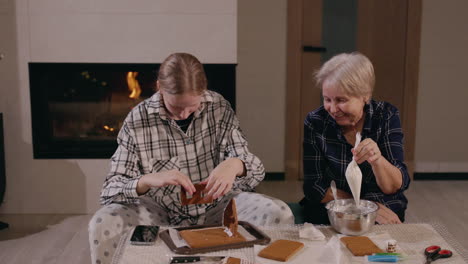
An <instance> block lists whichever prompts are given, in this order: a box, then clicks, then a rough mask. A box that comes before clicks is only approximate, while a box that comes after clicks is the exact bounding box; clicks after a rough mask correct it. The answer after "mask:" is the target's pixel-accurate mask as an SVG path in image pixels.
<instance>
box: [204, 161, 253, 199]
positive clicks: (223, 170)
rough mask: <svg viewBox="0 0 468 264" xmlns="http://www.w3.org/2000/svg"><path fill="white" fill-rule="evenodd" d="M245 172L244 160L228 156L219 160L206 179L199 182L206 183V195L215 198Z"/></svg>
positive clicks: (223, 193) (226, 191) (230, 186)
mask: <svg viewBox="0 0 468 264" xmlns="http://www.w3.org/2000/svg"><path fill="white" fill-rule="evenodd" d="M244 174H245V167H244V162H242V161H241V160H240V159H238V158H230V159H227V160H225V161H223V162H221V163H220V164H219V165H218V166H216V168H215V169H214V170H213V171H212V172H211V173H210V176H209V177H208V179H206V180H204V181H203V182H201V183H202V184H206V189H205V190H206V191H207V193H206V196H208V197H209V196H211V197H213V199H217V198H219V197H221V196H223V195H225V194H226V193H228V192H229V191H230V190H231V189H232V185H233V183H234V180H235V179H236V177H237V176H242V175H244Z"/></svg>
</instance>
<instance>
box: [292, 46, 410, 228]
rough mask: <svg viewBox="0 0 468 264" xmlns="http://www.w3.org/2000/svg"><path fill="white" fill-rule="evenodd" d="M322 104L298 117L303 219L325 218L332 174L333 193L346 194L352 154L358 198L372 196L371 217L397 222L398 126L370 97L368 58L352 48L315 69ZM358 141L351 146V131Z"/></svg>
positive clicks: (401, 205) (390, 110) (393, 112)
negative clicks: (301, 139)
mask: <svg viewBox="0 0 468 264" xmlns="http://www.w3.org/2000/svg"><path fill="white" fill-rule="evenodd" d="M316 80H317V83H318V85H319V87H320V88H321V89H322V95H323V105H322V106H321V107H319V108H318V109H316V110H314V111H312V112H310V113H309V114H308V115H307V118H306V119H305V121H304V152H303V161H304V196H305V198H304V199H303V200H302V201H301V204H302V206H303V207H304V209H305V210H304V212H305V218H306V221H308V222H312V223H316V224H327V223H329V222H328V217H327V212H326V209H325V207H324V205H325V203H327V202H329V201H331V200H332V199H333V195H332V193H331V190H330V182H331V181H332V180H334V181H335V182H336V184H337V188H338V197H339V198H351V197H352V195H351V191H350V188H349V185H348V183H347V181H346V177H345V171H346V167H347V165H348V164H349V163H350V162H351V160H352V159H353V158H354V159H355V160H356V162H357V163H358V164H359V167H360V169H361V171H362V186H361V198H362V199H367V200H371V201H375V202H376V203H377V204H378V206H379V210H378V215H377V218H376V221H377V222H378V223H381V224H385V223H401V222H403V221H404V219H405V210H406V206H407V203H408V201H407V199H406V197H405V195H404V194H403V191H404V190H406V189H407V188H408V185H409V182H410V178H409V176H408V171H407V168H406V165H405V164H404V162H403V132H402V129H401V124H400V117H399V112H398V109H397V108H396V107H394V106H393V105H391V104H389V103H387V102H377V101H374V100H372V99H371V97H372V90H373V87H374V83H375V76H374V69H373V66H372V63H371V62H370V61H369V59H368V58H367V57H365V56H364V55H362V54H360V53H357V52H354V53H351V54H339V55H336V56H334V57H333V58H331V59H330V60H329V61H327V62H326V63H325V64H324V65H323V66H322V68H321V69H320V70H319V71H318V72H317V73H316ZM357 132H360V133H361V135H362V141H361V143H360V144H358V146H357V147H356V146H354V144H355V140H356V133H357Z"/></svg>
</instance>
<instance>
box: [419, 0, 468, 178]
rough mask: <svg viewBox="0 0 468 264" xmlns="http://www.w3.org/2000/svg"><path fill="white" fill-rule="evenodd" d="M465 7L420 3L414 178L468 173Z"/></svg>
mask: <svg viewBox="0 0 468 264" xmlns="http://www.w3.org/2000/svg"><path fill="white" fill-rule="evenodd" d="M467 10H468V1H465V0H447V1H439V0H424V1H423V16H422V33H421V53H420V54H421V55H420V66H419V69H420V72H419V90H418V105H417V120H416V146H415V148H416V149H415V150H416V153H415V161H416V164H415V171H416V172H468V139H467V133H466V131H467V130H468V125H467V124H468V123H467V121H468V111H467V108H466V106H467V105H468V103H467V99H468V66H467V63H468V51H467V48H468V26H467V25H468V17H467V16H466V11H467Z"/></svg>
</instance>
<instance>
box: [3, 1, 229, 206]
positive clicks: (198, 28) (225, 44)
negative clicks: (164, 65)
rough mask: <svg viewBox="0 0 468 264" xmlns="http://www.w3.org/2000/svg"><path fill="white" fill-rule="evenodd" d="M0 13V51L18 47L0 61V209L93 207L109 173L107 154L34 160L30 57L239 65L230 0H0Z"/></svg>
mask: <svg viewBox="0 0 468 264" xmlns="http://www.w3.org/2000/svg"><path fill="white" fill-rule="evenodd" d="M14 4H15V5H16V10H15V8H14ZM2 11H3V13H2ZM15 17H16V20H14V18H15ZM0 19H1V20H0V23H1V22H3V21H8V23H5V24H2V25H3V27H7V26H6V25H10V27H8V28H9V29H10V31H12V32H6V31H5V32H4V31H2V34H3V33H8V34H5V35H6V36H13V38H12V39H10V40H9V41H8V43H9V44H5V45H4V44H3V42H4V40H7V39H9V38H4V37H3V36H2V43H1V44H0V49H3V47H4V46H12V45H13V46H15V47H16V54H14V53H15V50H14V47H13V48H10V49H9V51H8V54H7V55H8V58H13V57H15V58H16V60H15V61H8V63H7V62H5V61H2V62H1V64H0V65H2V68H1V69H2V72H1V73H0V79H1V81H2V85H0V98H1V99H0V100H1V101H0V103H1V108H0V111H2V112H3V113H4V115H5V142H6V159H7V160H6V167H7V168H6V169H7V193H6V197H5V200H6V201H5V203H4V204H3V205H2V206H1V207H0V213H92V212H94V211H95V210H96V209H97V208H98V206H99V205H98V198H99V192H100V189H101V186H102V183H103V181H104V178H105V176H106V174H107V171H108V160H37V159H36V160H35V159H33V157H32V138H31V113H30V111H31V110H30V101H29V79H28V78H29V77H28V68H27V67H28V64H27V63H28V62H141V63H145V62H153V63H154V62H156V63H157V62H162V60H163V59H164V58H165V57H166V56H167V55H169V54H170V53H172V52H176V51H185V52H190V53H193V54H194V55H196V56H197V57H198V58H199V59H200V60H201V61H202V62H204V63H237V1H234V0H190V1H182V0H80V1H63V0H16V1H14V0H11V1H0ZM15 22H16V25H15ZM3 27H2V28H1V29H2V30H3ZM15 32H16V34H17V36H15V34H14V33H15ZM5 35H4V36H5ZM15 39H16V40H15ZM15 42H16V43H15ZM0 52H1V51H0ZM5 69H6V70H8V72H5V71H4V70H5ZM4 84H6V85H4ZM7 98H8V99H7Z"/></svg>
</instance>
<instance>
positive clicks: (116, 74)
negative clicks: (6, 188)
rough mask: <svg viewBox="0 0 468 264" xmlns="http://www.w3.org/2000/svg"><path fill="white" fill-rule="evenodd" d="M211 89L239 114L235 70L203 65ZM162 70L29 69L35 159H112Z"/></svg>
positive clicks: (141, 66)
mask: <svg viewBox="0 0 468 264" xmlns="http://www.w3.org/2000/svg"><path fill="white" fill-rule="evenodd" d="M204 67H205V72H206V75H207V78H208V89H210V90H214V91H217V92H219V93H221V94H222V95H223V96H224V97H225V98H226V99H227V100H228V101H230V103H231V105H232V106H233V108H235V64H205V65H204ZM158 69H159V64H112V63H29V74H30V87H31V110H32V126H33V146H34V157H35V158H109V157H110V156H111V155H112V154H113V153H114V151H115V149H116V147H117V144H116V137H117V134H118V132H119V129H120V127H121V126H122V123H123V120H124V119H125V117H126V115H127V114H128V113H129V112H130V110H131V109H132V108H133V107H134V106H136V105H137V104H139V103H140V102H141V101H143V100H145V99H147V98H148V97H150V96H152V95H153V94H154V92H155V87H156V76H157V71H158Z"/></svg>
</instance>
